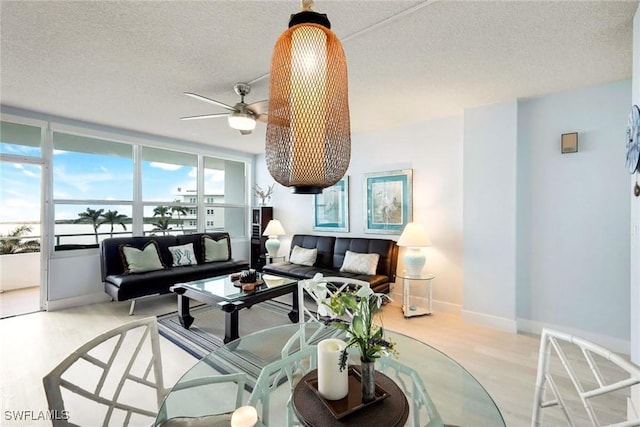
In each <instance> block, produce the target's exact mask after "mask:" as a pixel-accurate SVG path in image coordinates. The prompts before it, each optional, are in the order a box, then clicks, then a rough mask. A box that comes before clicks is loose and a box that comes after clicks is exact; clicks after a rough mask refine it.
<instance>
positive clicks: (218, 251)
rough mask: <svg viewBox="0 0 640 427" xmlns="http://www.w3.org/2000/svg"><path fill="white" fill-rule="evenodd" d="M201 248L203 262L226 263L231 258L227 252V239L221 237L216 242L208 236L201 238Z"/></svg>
mask: <svg viewBox="0 0 640 427" xmlns="http://www.w3.org/2000/svg"><path fill="white" fill-rule="evenodd" d="M202 247H203V249H204V256H203V258H204V262H215V261H228V260H229V259H230V258H231V252H230V251H229V238H227V237H223V238H221V239H218V240H214V239H212V238H211V237H210V236H207V235H204V236H202Z"/></svg>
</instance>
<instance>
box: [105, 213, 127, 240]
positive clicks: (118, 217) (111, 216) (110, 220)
mask: <svg viewBox="0 0 640 427" xmlns="http://www.w3.org/2000/svg"><path fill="white" fill-rule="evenodd" d="M101 216H102V218H104V220H102V221H100V225H102V224H111V231H110V232H109V237H113V226H114V224H120V225H121V226H122V228H123V229H124V230H126V229H127V226H126V225H124V222H122V220H123V219H126V218H128V217H127V216H126V215H124V214H119V213H118V211H112V210H108V211H106V212H105V213H103V214H102V215H101Z"/></svg>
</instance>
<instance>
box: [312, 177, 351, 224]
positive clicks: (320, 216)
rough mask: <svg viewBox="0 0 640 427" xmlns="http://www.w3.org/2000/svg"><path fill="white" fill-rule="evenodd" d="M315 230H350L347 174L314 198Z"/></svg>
mask: <svg viewBox="0 0 640 427" xmlns="http://www.w3.org/2000/svg"><path fill="white" fill-rule="evenodd" d="M313 211H314V220H313V229H314V230H315V231H344V232H348V231H349V177H348V176H346V175H345V177H344V178H342V179H341V180H340V181H338V182H337V183H336V184H334V185H332V186H331V187H327V188H325V189H324V190H322V193H320V194H316V195H315V196H314V198H313Z"/></svg>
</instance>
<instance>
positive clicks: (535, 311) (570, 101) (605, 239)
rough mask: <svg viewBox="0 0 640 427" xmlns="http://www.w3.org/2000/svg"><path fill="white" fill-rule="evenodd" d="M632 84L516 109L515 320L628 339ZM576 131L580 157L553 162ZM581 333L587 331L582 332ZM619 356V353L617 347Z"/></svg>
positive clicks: (562, 156) (566, 95)
mask: <svg viewBox="0 0 640 427" xmlns="http://www.w3.org/2000/svg"><path fill="white" fill-rule="evenodd" d="M630 89H631V87H630V82H629V81H623V82H616V83H611V84H607V85H602V86H598V87H593V88H587V89H583V90H577V91H570V92H562V93H557V94H553V95H550V96H546V97H543V98H537V99H532V100H528V101H522V102H520V106H519V129H518V134H519V138H518V143H519V145H520V149H521V150H522V153H523V156H522V159H521V160H524V159H526V162H528V164H527V165H526V166H525V167H524V168H523V171H525V170H526V171H527V172H528V177H526V179H524V180H522V181H521V182H520V186H519V188H518V192H519V194H521V195H522V196H523V197H526V198H528V201H527V202H526V206H527V208H528V209H529V210H528V212H526V219H525V220H524V221H523V222H522V223H520V224H519V230H518V233H519V247H518V249H519V250H520V251H524V252H525V253H526V255H527V256H526V257H523V261H524V262H526V263H527V267H528V277H527V278H526V283H525V284H524V285H523V286H522V287H519V288H518V308H519V312H518V317H519V318H521V319H526V320H528V321H532V322H534V323H545V324H547V325H554V326H558V327H561V328H563V329H565V330H567V329H568V330H574V331H577V332H576V333H580V334H581V335H583V336H584V335H589V336H590V338H592V339H596V340H598V341H601V340H600V339H599V337H598V335H603V336H606V337H610V338H614V339H619V340H620V342H619V343H618V344H615V343H610V344H613V345H616V346H619V345H624V344H623V342H624V341H627V340H628V339H629V305H628V302H627V301H628V298H629V286H628V283H629V257H628V253H629V241H628V232H629V214H628V212H629V198H628V195H627V191H628V189H627V188H628V176H627V174H626V172H625V168H624V158H625V144H624V137H625V127H626V117H627V112H628V108H629V100H630V96H629V93H630ZM568 132H578V139H579V151H578V153H571V154H561V152H560V138H561V134H562V133H568ZM585 331H586V333H585ZM618 349H620V348H619V347H618Z"/></svg>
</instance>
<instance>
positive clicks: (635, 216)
mask: <svg viewBox="0 0 640 427" xmlns="http://www.w3.org/2000/svg"><path fill="white" fill-rule="evenodd" d="M631 92H632V93H631V97H632V104H635V105H640V8H639V9H637V10H636V14H635V16H634V18H633V87H632V90H631ZM637 181H640V172H636V174H635V176H632V177H631V179H630V184H629V194H630V196H629V198H630V200H631V202H630V203H631V208H630V212H631V215H630V217H631V224H630V230H631V257H630V264H631V265H630V274H631V278H630V284H631V298H630V302H631V304H630V309H631V360H633V361H634V362H635V363H637V364H639V365H640V197H635V196H634V195H633V186H634V185H635V183H636V182H637ZM636 391H637V398H636V401H637V403H638V407H640V390H636Z"/></svg>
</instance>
